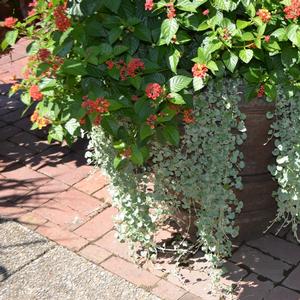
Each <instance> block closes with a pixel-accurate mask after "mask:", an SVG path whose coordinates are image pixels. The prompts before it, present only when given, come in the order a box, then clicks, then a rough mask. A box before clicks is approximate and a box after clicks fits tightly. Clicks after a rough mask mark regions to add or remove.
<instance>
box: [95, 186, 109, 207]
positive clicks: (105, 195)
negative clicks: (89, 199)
mask: <svg viewBox="0 0 300 300" xmlns="http://www.w3.org/2000/svg"><path fill="white" fill-rule="evenodd" d="M108 188H109V187H108V186H106V187H104V188H102V189H101V190H99V191H98V192H96V193H94V194H93V196H94V197H95V198H97V199H99V200H101V201H104V202H105V203H109V204H111V203H112V198H111V194H110V192H109V191H108Z"/></svg>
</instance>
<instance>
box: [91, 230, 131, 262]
mask: <svg viewBox="0 0 300 300" xmlns="http://www.w3.org/2000/svg"><path fill="white" fill-rule="evenodd" d="M95 244H96V245H98V246H100V247H102V248H104V249H106V250H108V251H110V252H112V253H113V254H115V255H116V256H120V257H122V258H125V259H127V260H131V257H130V253H129V245H128V244H127V243H120V242H119V241H118V239H117V238H116V231H114V230H112V231H110V232H108V233H107V234H106V235H105V236H104V237H102V238H101V239H100V240H98V241H96V242H95Z"/></svg>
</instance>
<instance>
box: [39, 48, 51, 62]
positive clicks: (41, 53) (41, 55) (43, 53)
mask: <svg viewBox="0 0 300 300" xmlns="http://www.w3.org/2000/svg"><path fill="white" fill-rule="evenodd" d="M50 55H51V52H50V51H49V50H48V49H44V48H42V49H40V50H39V51H38V53H37V58H38V59H39V60H40V61H43V62H45V61H46V60H47V59H48V58H49V56H50Z"/></svg>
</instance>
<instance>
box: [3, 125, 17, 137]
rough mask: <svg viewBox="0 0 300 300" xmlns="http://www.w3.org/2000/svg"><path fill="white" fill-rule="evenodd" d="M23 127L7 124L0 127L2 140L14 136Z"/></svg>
mask: <svg viewBox="0 0 300 300" xmlns="http://www.w3.org/2000/svg"><path fill="white" fill-rule="evenodd" d="M20 131H21V129H20V128H17V127H15V126H10V125H8V126H5V127H2V128H0V141H4V140H6V139H8V138H10V137H13V136H14V135H15V134H17V133H18V132H20Z"/></svg>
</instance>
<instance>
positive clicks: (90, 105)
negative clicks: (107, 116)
mask: <svg viewBox="0 0 300 300" xmlns="http://www.w3.org/2000/svg"><path fill="white" fill-rule="evenodd" d="M83 100H84V101H83V102H82V105H81V106H82V107H83V108H85V109H86V110H87V113H88V114H91V113H94V112H96V113H100V114H104V113H106V112H108V109H109V106H110V103H109V102H108V101H107V100H106V99H104V98H103V97H100V98H97V99H96V100H91V99H88V97H87V96H84V97H83Z"/></svg>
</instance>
